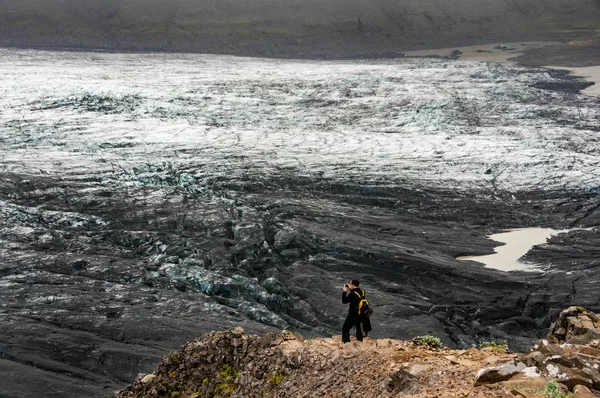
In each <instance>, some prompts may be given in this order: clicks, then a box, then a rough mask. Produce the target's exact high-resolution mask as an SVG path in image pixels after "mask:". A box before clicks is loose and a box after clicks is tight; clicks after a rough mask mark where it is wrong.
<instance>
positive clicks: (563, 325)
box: [548, 307, 600, 344]
mask: <svg viewBox="0 0 600 398" xmlns="http://www.w3.org/2000/svg"><path fill="white" fill-rule="evenodd" d="M596 339H600V317H598V315H596V314H594V313H593V312H591V311H588V310H587V309H585V308H583V307H569V308H567V309H566V310H564V311H562V312H561V313H560V314H559V316H558V319H557V320H556V322H554V323H553V324H552V325H551V326H550V329H549V332H548V340H550V341H555V342H567V343H573V344H588V343H590V342H591V341H593V340H596Z"/></svg>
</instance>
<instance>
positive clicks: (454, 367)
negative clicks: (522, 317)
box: [115, 307, 600, 398]
mask: <svg viewBox="0 0 600 398" xmlns="http://www.w3.org/2000/svg"><path fill="white" fill-rule="evenodd" d="M599 337H600V318H599V317H598V316H597V315H596V314H594V313H592V312H589V311H588V310H586V309H584V308H582V307H569V308H568V309H566V310H565V311H563V312H562V313H561V314H560V315H559V318H558V320H557V321H556V322H555V323H554V324H553V325H552V327H551V329H550V333H549V334H548V338H547V339H544V340H541V341H540V342H538V343H537V344H536V345H535V346H534V347H533V348H532V349H531V350H530V351H529V352H528V353H525V354H516V353H511V352H510V351H508V350H507V348H506V345H504V344H497V343H493V342H491V343H490V344H487V345H486V346H485V347H484V348H470V349H467V350H451V349H449V348H447V347H444V348H438V347H435V344H434V343H435V341H433V342H432V343H431V344H426V343H425V342H428V341H432V340H434V339H427V338H426V339H421V340H419V339H413V340H411V341H400V340H392V339H370V338H367V339H366V340H365V341H363V342H358V341H355V340H353V341H352V342H351V343H349V344H343V343H342V342H341V340H340V338H339V336H335V337H333V338H315V339H312V340H304V339H303V338H302V337H301V336H300V335H298V334H295V333H293V332H289V331H283V332H282V333H266V334H263V335H262V336H258V335H248V334H246V333H244V331H243V329H241V328H235V329H232V330H227V331H224V332H211V333H209V334H207V335H206V336H204V337H203V338H200V339H198V340H195V341H193V342H191V343H188V344H186V345H185V346H184V347H183V349H182V350H181V351H178V352H173V353H170V354H169V355H167V356H166V357H165V359H164V361H163V362H162V363H161V364H160V365H159V366H158V367H157V369H156V371H155V372H154V373H151V374H139V375H138V376H137V378H136V381H135V383H134V384H133V385H131V386H129V387H127V388H126V389H124V390H122V391H120V392H119V393H117V394H116V395H115V398H125V397H187V398H198V397H248V396H253V397H261V396H262V397H274V396H276V397H349V396H352V395H355V394H360V396H363V397H395V396H407V397H415V398H416V397H420V398H425V397H482V398H483V397H498V398H500V397H524V398H535V397H538V398H539V397H565V398H566V397H584V398H593V397H598V396H600V372H599V371H598V367H599V365H600V340H599Z"/></svg>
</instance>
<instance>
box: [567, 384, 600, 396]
mask: <svg viewBox="0 0 600 398" xmlns="http://www.w3.org/2000/svg"><path fill="white" fill-rule="evenodd" d="M573 392H574V393H575V397H577V398H598V396H597V395H596V394H594V393H592V392H591V391H590V389H589V388H587V387H585V386H581V385H579V386H576V387H575V388H574V389H573Z"/></svg>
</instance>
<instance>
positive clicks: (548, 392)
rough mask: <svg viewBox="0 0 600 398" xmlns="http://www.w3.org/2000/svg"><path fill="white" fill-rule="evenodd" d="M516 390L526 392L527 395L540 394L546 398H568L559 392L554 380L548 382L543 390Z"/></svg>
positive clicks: (558, 386)
mask: <svg viewBox="0 0 600 398" xmlns="http://www.w3.org/2000/svg"><path fill="white" fill-rule="evenodd" d="M516 389H517V390H522V391H526V392H528V393H540V394H542V395H543V396H544V397H546V398H569V395H568V394H565V393H563V392H562V391H561V389H560V385H559V384H558V382H557V381H556V380H552V381H549V382H548V383H547V384H546V385H545V386H544V388H542V389H539V388H516Z"/></svg>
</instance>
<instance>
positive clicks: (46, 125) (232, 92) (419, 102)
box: [0, 49, 600, 191]
mask: <svg viewBox="0 0 600 398" xmlns="http://www.w3.org/2000/svg"><path fill="white" fill-rule="evenodd" d="M554 80H556V79H555V78H553V77H552V76H551V75H550V74H549V73H548V71H547V70H545V69H538V68H524V67H504V66H500V65H496V64H489V63H478V62H463V61H452V60H444V59H416V58H413V59H408V58H407V59H396V60H368V61H300V60H273V59H253V58H239V57H231V56H213V55H194V54H111V53H84V52H51V51H33V50H13V49H3V50H0V82H1V85H0V172H17V173H48V174H55V175H73V174H77V175H81V176H86V175H94V176H96V177H100V178H106V179H112V180H113V181H114V180H115V179H117V180H124V183H134V177H132V176H134V175H135V176H137V177H139V174H140V170H145V172H146V173H149V172H155V173H159V172H160V167H158V166H157V165H160V164H166V163H168V164H169V165H171V166H170V167H176V168H177V169H178V170H183V171H185V170H187V169H189V171H190V173H189V177H190V178H193V179H194V181H197V180H198V179H201V178H202V177H203V176H209V175H213V176H214V175H223V176H237V177H238V178H244V176H251V177H253V178H269V177H270V176H277V175H279V174H282V173H286V175H290V174H292V175H297V176H303V177H314V178H328V179H341V180H356V181H369V182H372V183H376V184H395V183H406V182H407V181H408V182H414V183H418V184H425V185H430V186H443V187H449V188H459V189H460V188H462V189H470V188H475V187H478V188H480V187H483V188H489V189H491V190H508V191H519V190H536V189H542V190H551V189H584V190H586V189H590V190H597V189H598V187H600V177H599V175H600V173H599V169H600V157H599V156H598V154H599V153H600V141H599V136H600V133H599V130H600V127H599V126H600V115H599V114H600V112H599V102H598V100H597V99H596V98H592V97H586V96H583V95H575V94H568V93H560V92H554V91H549V90H541V89H538V88H534V87H532V85H533V84H535V83H539V82H552V81H554ZM192 164H194V165H196V166H197V165H198V164H201V165H202V167H201V168H199V167H192V166H190V165H192ZM188 166H189V167H188ZM123 170H136V172H123ZM136 173H137V174H136ZM186 176H187V174H185V172H184V173H182V174H180V175H179V178H183V179H184V180H185V179H186V178H187V177H186ZM82 178H84V177H82ZM128 179H131V181H128ZM184 182H185V181H184Z"/></svg>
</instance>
